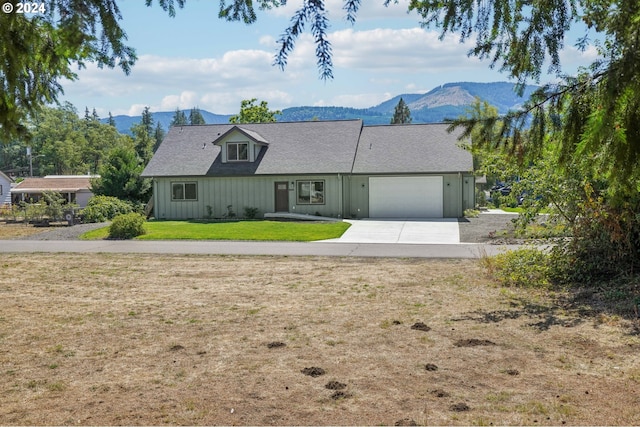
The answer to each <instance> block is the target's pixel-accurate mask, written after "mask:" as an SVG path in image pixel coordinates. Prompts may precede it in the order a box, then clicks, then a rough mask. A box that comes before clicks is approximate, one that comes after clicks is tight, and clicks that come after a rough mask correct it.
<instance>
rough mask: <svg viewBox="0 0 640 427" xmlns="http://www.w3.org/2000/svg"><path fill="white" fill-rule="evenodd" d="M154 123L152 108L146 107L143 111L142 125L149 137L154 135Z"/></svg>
mask: <svg viewBox="0 0 640 427" xmlns="http://www.w3.org/2000/svg"><path fill="white" fill-rule="evenodd" d="M153 122H154V120H153V115H152V114H151V108H150V107H148V106H147V107H144V110H142V119H141V121H140V123H142V126H144V129H145V130H146V131H147V134H149V136H152V135H153V131H154V127H153Z"/></svg>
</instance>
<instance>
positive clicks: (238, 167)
mask: <svg viewBox="0 0 640 427" xmlns="http://www.w3.org/2000/svg"><path fill="white" fill-rule="evenodd" d="M447 127H448V126H447V125H445V124H431V125H393V126H392V125H389V126H363V125H362V121H360V120H351V121H350V120H346V121H333V122H290V123H254V124H242V125H238V126H236V125H231V124H228V125H222V124H221V125H202V126H181V127H173V128H171V129H170V131H169V132H168V134H167V137H166V138H165V140H164V141H163V142H162V144H161V145H160V147H159V148H158V150H157V151H156V153H155V154H154V156H153V158H152V159H151V161H150V162H149V164H148V165H147V167H146V168H145V170H144V172H143V173H142V176H144V177H150V178H153V180H154V207H155V212H154V216H155V217H156V218H158V219H190V218H193V219H198V218H207V217H214V218H220V217H223V216H224V215H225V214H226V213H227V206H229V205H231V206H232V209H233V211H234V212H235V214H236V215H237V216H239V217H240V216H243V215H244V210H245V208H256V209H257V210H258V217H262V215H263V214H265V213H271V212H276V211H279V212H282V211H284V210H285V206H286V211H288V212H291V213H300V214H309V215H316V214H319V215H322V216H328V217H334V218H370V217H377V218H381V217H385V216H386V217H394V216H395V217H411V218H417V217H447V218H455V217H460V216H462V215H463V213H464V210H465V209H468V208H472V207H473V206H474V202H475V197H474V180H473V176H472V169H473V162H472V157H471V153H470V152H468V151H467V150H464V149H462V148H461V147H460V146H459V142H458V140H457V136H456V135H455V134H450V133H449V132H447ZM244 144H246V145H247V147H246V148H244V150H243V151H240V148H242V147H240V146H241V145H244ZM234 149H237V153H236V154H237V155H236V156H235V157H234V158H227V154H228V151H229V150H231V151H230V152H231V153H234V151H233V150H234ZM300 181H322V182H323V183H324V185H323V186H320V185H319V184H312V185H307V188H306V189H303V191H306V195H304V194H303V195H301V196H304V197H305V198H306V199H302V198H301V199H299V198H298V196H299V195H298V194H297V192H298V190H299V189H300V188H299V185H298V183H299V182H300ZM181 182H182V183H195V184H196V186H197V188H195V189H194V186H193V185H184V186H183V188H182V189H180V187H179V186H177V187H176V188H177V190H176V191H177V192H176V194H181V195H182V197H188V198H190V199H192V198H193V199H192V200H174V199H173V198H172V195H173V191H172V190H173V189H172V184H173V183H181ZM284 182H286V183H287V187H288V188H287V189H278V190H276V183H279V184H278V187H282V184H281V183H284ZM194 191H195V196H196V197H192V196H193V195H194ZM178 192H179V193H178ZM276 192H277V194H278V208H277V209H276ZM285 195H286V196H288V203H284V202H285V201H286V200H284V199H285ZM320 196H322V197H320ZM320 199H322V203H315V204H308V203H307V204H305V203H304V202H305V201H307V202H309V201H310V200H316V201H318V200H320ZM394 208H396V209H395V210H394Z"/></svg>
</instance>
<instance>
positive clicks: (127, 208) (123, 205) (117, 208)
mask: <svg viewBox="0 0 640 427" xmlns="http://www.w3.org/2000/svg"><path fill="white" fill-rule="evenodd" d="M133 211H134V208H133V206H132V205H131V204H130V203H128V202H125V201H122V200H120V199H118V198H117V197H111V196H93V197H92V198H91V199H89V202H88V203H87V207H86V208H84V210H83V211H82V214H83V217H84V222H104V221H110V220H112V219H113V218H115V217H116V215H121V214H127V213H131V212H133Z"/></svg>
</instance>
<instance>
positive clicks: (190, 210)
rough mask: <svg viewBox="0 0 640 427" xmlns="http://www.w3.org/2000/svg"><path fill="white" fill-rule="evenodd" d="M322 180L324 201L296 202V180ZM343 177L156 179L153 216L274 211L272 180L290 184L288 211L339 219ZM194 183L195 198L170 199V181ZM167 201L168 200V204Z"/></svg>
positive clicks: (221, 214)
mask: <svg viewBox="0 0 640 427" xmlns="http://www.w3.org/2000/svg"><path fill="white" fill-rule="evenodd" d="M306 180H309V181H324V193H325V194H324V203H323V204H299V203H297V193H296V191H297V188H296V187H297V182H298V181H306ZM341 180H342V177H338V176H336V175H309V176H301V175H295V176H290V175H281V176H250V177H220V178H211V177H170V178H169V177H163V178H155V179H154V180H153V181H154V184H153V197H154V204H155V206H156V207H157V208H156V211H155V216H156V218H158V219H199V218H206V217H207V216H208V215H209V210H208V208H207V206H210V207H211V209H212V216H213V217H214V218H221V217H223V215H225V214H226V213H227V206H228V205H231V206H232V207H233V211H234V212H235V213H236V215H237V216H239V217H241V216H243V214H244V209H245V208H257V209H258V211H259V213H258V216H259V217H262V214H264V213H265V212H275V183H276V182H287V183H288V186H289V212H291V213H300V214H309V215H315V214H316V213H320V215H322V216H329V217H334V218H339V217H341V216H342V203H341V198H340V197H337V196H336V195H339V194H340V193H341V192H342V188H341V184H340V183H341ZM180 182H195V183H196V185H197V200H184V201H175V200H171V185H172V183H180ZM168 200H171V202H169V203H167V201H168Z"/></svg>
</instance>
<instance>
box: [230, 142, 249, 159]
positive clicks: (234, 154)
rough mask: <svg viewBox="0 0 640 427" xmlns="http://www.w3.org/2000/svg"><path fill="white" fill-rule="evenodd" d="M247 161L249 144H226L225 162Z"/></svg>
mask: <svg viewBox="0 0 640 427" xmlns="http://www.w3.org/2000/svg"><path fill="white" fill-rule="evenodd" d="M248 160H249V143H248V142H228V143H227V161H229V162H246V161H248Z"/></svg>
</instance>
